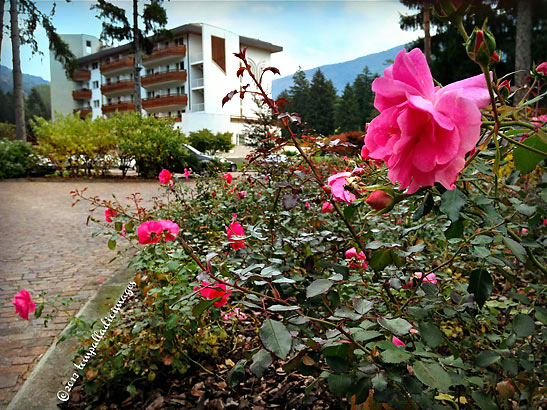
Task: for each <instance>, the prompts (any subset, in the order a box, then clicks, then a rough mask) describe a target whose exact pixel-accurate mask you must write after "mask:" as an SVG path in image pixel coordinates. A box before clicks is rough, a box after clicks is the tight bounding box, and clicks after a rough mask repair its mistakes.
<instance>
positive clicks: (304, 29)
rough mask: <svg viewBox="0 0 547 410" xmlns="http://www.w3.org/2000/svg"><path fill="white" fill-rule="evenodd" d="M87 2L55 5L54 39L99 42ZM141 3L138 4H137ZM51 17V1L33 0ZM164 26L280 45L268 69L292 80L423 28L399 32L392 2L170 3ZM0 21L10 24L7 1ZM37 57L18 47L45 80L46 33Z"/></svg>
mask: <svg viewBox="0 0 547 410" xmlns="http://www.w3.org/2000/svg"><path fill="white" fill-rule="evenodd" d="M113 2H114V4H116V5H117V6H119V7H123V8H124V9H126V10H127V16H128V17H129V19H130V20H131V19H132V17H131V16H132V14H131V13H132V11H131V10H132V1H131V0H125V1H116V0H115V1H113ZM93 3H94V2H93V1H88V0H72V1H71V2H70V3H66V2H64V1H58V2H57V5H56V11H55V15H54V16H53V23H54V25H55V27H56V28H57V32H58V33H60V34H82V33H83V34H90V35H94V36H97V37H100V34H101V21H100V20H99V19H97V18H96V17H95V15H96V11H95V10H90V6H91V5H92V4H93ZM140 3H142V0H141V2H140ZM36 4H37V5H38V7H39V8H40V9H41V10H42V11H45V12H48V13H49V12H50V11H51V8H52V5H53V1H36ZM163 4H164V6H165V8H166V9H167V15H168V23H167V28H173V27H177V26H180V25H183V24H187V23H207V24H212V25H215V26H218V27H221V28H224V29H227V30H230V31H232V32H234V33H236V34H239V35H243V36H246V37H253V38H258V39H260V40H264V41H267V42H269V43H273V44H275V45H279V46H281V47H283V51H282V52H280V53H276V54H274V55H273V56H272V65H274V66H276V67H278V68H279V70H280V71H281V75H282V76H285V75H291V74H293V73H294V72H295V71H296V70H297V69H298V67H302V69H304V70H306V69H309V68H314V67H318V66H321V65H324V64H332V63H339V62H343V61H348V60H353V59H355V58H358V57H361V56H364V55H367V54H371V53H376V52H380V51H383V50H387V49H389V48H392V47H395V46H398V45H401V44H405V43H408V42H410V41H412V40H415V39H416V38H418V37H419V36H423V32H421V31H402V30H401V29H400V28H399V13H402V14H409V13H412V11H409V10H408V9H407V8H406V7H405V6H403V5H402V4H401V3H400V2H399V1H398V0H361V1H357V0H355V1H344V0H338V1H318V0H316V1H298V0H292V1H262V0H254V1H207V0H201V1H195V0H193V1H191V0H170V1H166V2H164V3H163ZM5 7H6V12H5V13H4V24H5V25H9V11H8V8H9V1H8V2H6V6H5ZM36 39H37V41H38V48H39V49H40V50H41V51H43V55H42V56H39V55H34V56H33V55H32V52H31V50H30V47H29V46H23V47H22V49H21V67H22V71H23V72H24V73H26V74H32V75H37V76H40V77H42V78H44V79H46V80H49V79H50V74H49V51H48V48H49V44H48V40H47V37H46V35H45V31H44V30H43V29H42V28H39V29H38V30H37V31H36ZM11 59H12V56H11V44H10V40H9V35H8V36H6V35H5V34H4V38H3V41H2V53H1V61H0V64H2V65H5V66H7V67H10V68H11V67H12V61H11Z"/></svg>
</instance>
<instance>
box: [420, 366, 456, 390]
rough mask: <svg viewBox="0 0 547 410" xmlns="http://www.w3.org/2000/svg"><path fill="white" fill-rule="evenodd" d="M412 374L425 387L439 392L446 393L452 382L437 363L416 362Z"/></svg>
mask: <svg viewBox="0 0 547 410" xmlns="http://www.w3.org/2000/svg"><path fill="white" fill-rule="evenodd" d="M413 368H414V374H415V375H416V377H417V378H418V380H419V381H421V382H422V383H423V384H425V385H426V386H429V387H431V388H434V389H438V390H441V391H448V389H449V388H450V386H451V385H452V382H451V380H450V376H449V374H448V373H447V372H446V371H445V370H444V369H443V368H442V367H441V366H440V365H438V364H437V363H426V362H416V363H414V366H413Z"/></svg>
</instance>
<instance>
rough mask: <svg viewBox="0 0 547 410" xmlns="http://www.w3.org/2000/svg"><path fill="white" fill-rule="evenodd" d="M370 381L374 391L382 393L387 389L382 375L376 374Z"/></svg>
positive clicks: (385, 379) (384, 377) (385, 378)
mask: <svg viewBox="0 0 547 410" xmlns="http://www.w3.org/2000/svg"><path fill="white" fill-rule="evenodd" d="M371 381H372V386H373V387H374V389H375V390H378V391H382V390H385V389H386V387H387V377H386V375H385V374H384V373H378V374H376V376H374V377H373V378H372V380H371Z"/></svg>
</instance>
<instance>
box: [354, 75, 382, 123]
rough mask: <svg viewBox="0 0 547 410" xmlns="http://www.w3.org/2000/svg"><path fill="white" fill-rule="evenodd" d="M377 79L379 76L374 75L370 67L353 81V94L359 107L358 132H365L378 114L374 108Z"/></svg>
mask: <svg viewBox="0 0 547 410" xmlns="http://www.w3.org/2000/svg"><path fill="white" fill-rule="evenodd" d="M376 77H378V76H377V75H376V74H372V73H371V72H370V70H369V69H368V67H365V68H364V69H363V72H362V73H361V74H358V75H357V77H356V78H355V80H354V81H353V85H352V88H353V93H354V95H355V99H356V100H357V104H358V106H359V128H356V129H357V130H361V131H363V130H364V129H365V124H366V123H367V122H370V121H371V120H372V119H373V118H374V117H376V115H377V114H378V112H377V111H376V109H375V108H374V93H373V92H372V82H373V81H374V79H375V78H376Z"/></svg>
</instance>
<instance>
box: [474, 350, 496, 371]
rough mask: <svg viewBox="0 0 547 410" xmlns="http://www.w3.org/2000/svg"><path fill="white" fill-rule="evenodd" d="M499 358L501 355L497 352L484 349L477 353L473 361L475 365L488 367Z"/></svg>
mask: <svg viewBox="0 0 547 410" xmlns="http://www.w3.org/2000/svg"><path fill="white" fill-rule="evenodd" d="M500 358H501V356H500V355H499V353H496V352H493V351H492V350H484V351H482V352H480V353H479V354H478V355H477V359H476V361H475V362H476V364H477V366H480V367H488V366H490V365H491V364H494V363H496V362H497V361H498V360H499V359H500Z"/></svg>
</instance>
